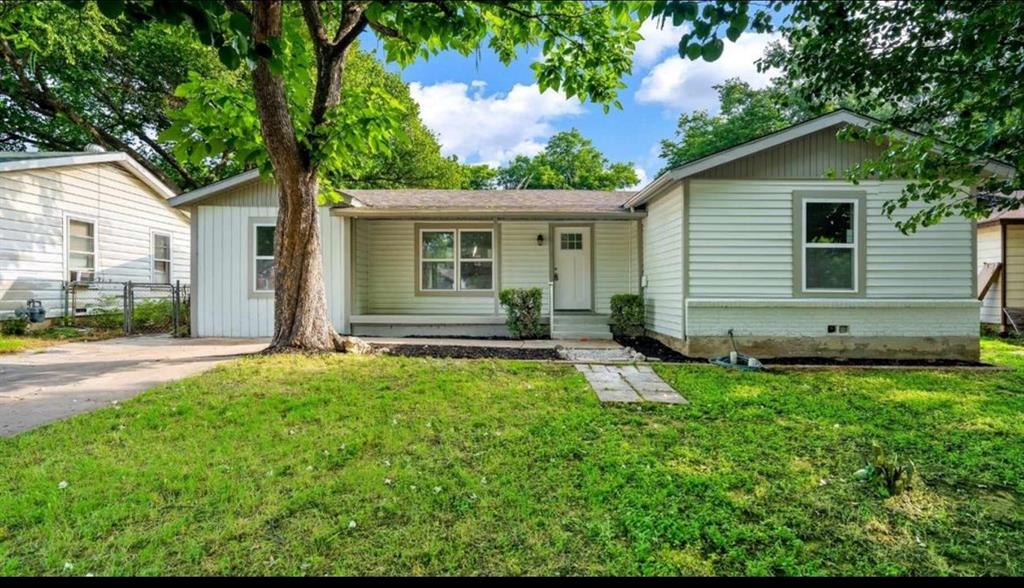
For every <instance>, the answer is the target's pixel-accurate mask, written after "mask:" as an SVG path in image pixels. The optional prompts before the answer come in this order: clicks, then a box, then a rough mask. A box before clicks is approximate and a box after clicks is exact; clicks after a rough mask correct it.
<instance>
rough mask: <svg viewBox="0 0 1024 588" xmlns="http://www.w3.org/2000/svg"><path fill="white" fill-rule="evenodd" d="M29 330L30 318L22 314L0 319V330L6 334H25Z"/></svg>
mask: <svg viewBox="0 0 1024 588" xmlns="http://www.w3.org/2000/svg"><path fill="white" fill-rule="evenodd" d="M26 331H28V319H27V318H24V317H20V316H15V317H11V318H6V319H3V320H0V332H2V333H3V334H4V335H24V334H25V332H26Z"/></svg>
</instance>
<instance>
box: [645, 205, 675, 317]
mask: <svg viewBox="0 0 1024 588" xmlns="http://www.w3.org/2000/svg"><path fill="white" fill-rule="evenodd" d="M643 241H644V242H643V247H644V256H643V264H644V267H643V272H644V276H645V277H646V280H647V283H646V287H645V288H644V304H645V306H646V310H647V328H648V329H650V330H652V331H655V332H657V333H661V334H663V335H669V336H672V337H682V336H683V190H682V186H681V185H677V186H674V187H673V188H672V189H671V190H670V191H668V192H666V193H665V194H663V195H661V196H658V197H657V198H655V199H654V200H652V201H651V202H650V203H649V204H648V205H647V217H645V218H644V229H643Z"/></svg>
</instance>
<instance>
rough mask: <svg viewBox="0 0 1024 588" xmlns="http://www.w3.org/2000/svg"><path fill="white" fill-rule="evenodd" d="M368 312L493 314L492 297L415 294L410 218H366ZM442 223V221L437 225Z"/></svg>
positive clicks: (411, 223)
mask: <svg viewBox="0 0 1024 588" xmlns="http://www.w3.org/2000/svg"><path fill="white" fill-rule="evenodd" d="M360 225H361V226H360V229H362V228H366V229H367V250H368V251H369V252H370V253H369V255H370V261H369V272H368V274H369V275H368V278H367V282H368V283H367V288H368V291H367V298H368V300H367V312H368V313H369V314H494V296H493V295H492V294H486V295H483V296H417V295H416V291H415V280H416V275H417V274H416V260H415V247H416V236H415V230H414V223H413V222H412V221H391V220H387V221H367V222H366V223H360ZM438 226H439V227H441V226H443V223H442V224H439V225H438Z"/></svg>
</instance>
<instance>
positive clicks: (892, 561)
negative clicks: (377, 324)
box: [0, 344, 1024, 574]
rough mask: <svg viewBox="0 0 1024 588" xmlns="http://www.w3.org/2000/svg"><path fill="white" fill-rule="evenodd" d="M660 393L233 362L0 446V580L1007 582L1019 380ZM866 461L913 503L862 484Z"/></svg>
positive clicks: (780, 377)
mask: <svg viewBox="0 0 1024 588" xmlns="http://www.w3.org/2000/svg"><path fill="white" fill-rule="evenodd" d="M986 349H987V353H990V354H991V355H992V356H993V357H1000V358H1003V359H1007V360H1009V361H1018V358H1019V356H1017V355H1016V353H1017V351H1018V350H1017V349H1015V348H1013V347H1010V348H1004V347H997V346H995V345H994V344H989V345H988V346H987V348H986ZM994 361H995V360H994ZM1004 363H1005V362H1004ZM1022 363H1024V362H1022ZM1018 365H1019V364H1018ZM656 369H657V370H658V372H659V373H660V374H661V375H662V376H663V377H664V378H665V379H666V381H668V382H669V383H671V384H672V385H673V386H675V387H676V388H677V389H678V390H679V391H680V392H681V393H683V394H684V395H685V396H686V397H687V398H688V399H689V400H690V401H691V404H690V405H688V406H667V407H666V406H649V405H631V406H624V407H604V406H601V405H600V404H599V403H598V402H597V400H596V398H595V397H594V395H593V393H592V392H591V391H590V389H589V388H588V386H587V384H586V382H585V380H584V379H583V378H582V376H580V375H579V374H578V373H576V372H575V370H573V369H572V367H571V366H567V365H563V364H544V363H538V362H515V361H489V360H476V361H459V360H438V359H421V358H402V357H350V356H316V357H301V356H275V357H257V358H249V359H245V360H241V361H239V362H235V363H233V364H230V365H226V366H223V367H221V368H218V369H216V370H214V371H212V372H209V373H207V374H205V375H203V376H199V377H196V378H190V379H187V380H184V381H181V382H178V383H175V384H172V385H167V386H162V387H160V388H157V389H154V390H152V391H150V392H148V393H146V394H144V395H142V396H140V397H138V398H136V399H135V400H132V401H130V402H126V403H123V404H122V405H119V407H111V408H109V409H105V410H102V411H99V412H96V413H92V414H89V415H83V416H80V417H76V418H73V419H70V420H68V421H65V422H62V423H56V424H54V425H51V426H48V427H44V428H42V429H40V430H37V431H34V432H30V433H27V434H23V435H19V436H17V437H14V438H11V439H4V440H0V573H5V574H26V573H49V574H86V573H94V574H156V573H163V574H172V573H185V574H201V573H238V574H329V573H343V574H348V573H351V574H824V573H831V574H897V573H902V574H946V573H949V574H980V573H997V574H998V573H1017V574H1019V573H1022V572H1024V568H1022V567H1021V566H1022V563H1021V562H1024V518H1022V516H1021V510H1020V509H1019V508H1017V507H1018V506H1020V504H1021V502H1020V500H1021V497H1022V496H1024V441H1022V440H1024V418H1021V417H1022V414H1024V393H1022V391H1024V380H1022V376H1021V372H1020V371H1014V372H996V373H980V374H979V373H976V372H927V371H921V372H895V373H889V372H885V373H880V372H870V371H848V372H827V373H786V374H745V373H736V372H729V371H725V370H719V369H716V368H712V367H705V366H687V365H678V366H669V365H662V366H658V367H657V368H656ZM872 440H878V441H881V442H883V443H885V444H886V445H887V446H888V447H891V448H892V449H894V450H897V451H899V452H900V453H901V454H904V455H906V456H909V457H911V458H912V459H913V460H914V461H915V463H916V464H917V465H918V469H919V470H920V471H921V473H922V479H923V484H922V485H920V486H919V487H918V488H915V490H914V491H913V492H911V493H910V494H909V495H904V496H901V497H897V498H888V499H884V498H881V497H879V496H878V495H877V494H876V493H875V492H874V491H873V490H872V489H871V488H870V487H867V486H865V485H863V484H861V483H859V482H855V481H853V480H852V479H851V473H852V472H853V471H854V470H856V469H857V468H858V467H860V461H861V453H862V452H863V451H864V450H865V449H866V448H867V447H868V446H869V444H870V442H871V441H872ZM61 482H66V487H64V488H61Z"/></svg>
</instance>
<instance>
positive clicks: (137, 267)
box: [0, 152, 190, 316]
mask: <svg viewBox="0 0 1024 588" xmlns="http://www.w3.org/2000/svg"><path fill="white" fill-rule="evenodd" d="M172 196H174V192H173V191H171V190H170V189H169V188H168V187H167V186H166V185H164V184H163V183H162V182H160V181H159V180H158V179H157V178H156V177H155V176H153V174H151V173H149V172H148V171H147V170H146V169H145V168H143V167H142V166H141V165H139V164H138V163H137V162H135V160H133V159H132V158H131V157H129V156H128V155H126V154H124V153H118V152H73V153H40V152H35V153H22V152H6V153H0V315H6V314H9V313H11V312H13V311H14V310H16V309H18V308H22V307H24V306H25V303H26V301H27V300H28V299H37V300H40V301H41V302H42V303H43V306H44V308H46V310H47V314H48V315H50V316H53V315H57V314H60V313H61V312H63V303H64V300H63V294H62V284H63V283H64V282H68V281H80V282H92V281H103V282H125V281H129V280H131V281H135V282H143V283H173V282H175V281H177V280H181V281H183V282H187V281H188V279H189V276H190V268H189V262H190V256H189V247H190V240H189V230H188V227H189V218H188V215H187V214H186V213H184V212H183V211H181V210H178V209H175V208H173V207H172V206H171V205H170V203H169V202H168V199H169V198H170V197H172Z"/></svg>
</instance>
